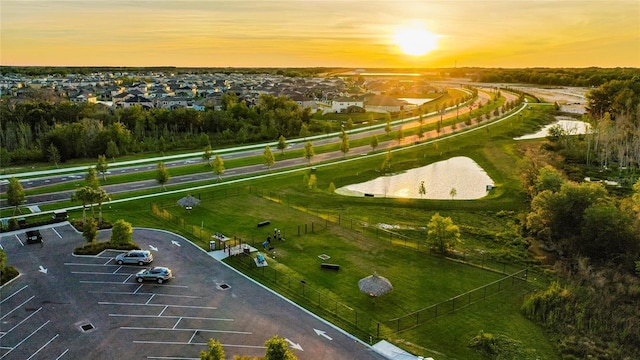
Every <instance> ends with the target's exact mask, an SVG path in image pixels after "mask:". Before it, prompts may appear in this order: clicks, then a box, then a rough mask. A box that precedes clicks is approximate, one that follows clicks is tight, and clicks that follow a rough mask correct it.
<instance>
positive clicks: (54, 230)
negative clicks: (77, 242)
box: [51, 228, 62, 239]
mask: <svg viewBox="0 0 640 360" xmlns="http://www.w3.org/2000/svg"><path fill="white" fill-rule="evenodd" d="M51 230H53V232H54V233H56V235H58V237H59V238H60V239H62V235H60V233H59V232H58V231H56V228H51Z"/></svg>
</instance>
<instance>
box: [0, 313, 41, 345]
mask: <svg viewBox="0 0 640 360" xmlns="http://www.w3.org/2000/svg"><path fill="white" fill-rule="evenodd" d="M40 310H42V308H41V307H40V308H38V310H36V311H34V312H32V313H31V314H29V316H27V317H26V318H24V319H22V321H20V322H19V323H17V324H15V325H14V326H13V327H12V328H11V329H9V330H7V331H4V332H3V333H2V335H1V336H0V339H2V337H4V336H5V335H7V334H8V333H10V332H11V330H13V329H15V328H17V327H18V326H20V324H22V323H23V322H25V321H27V320H29V319H30V318H31V317H32V316H33V315H35V314H37V313H38V312H39V311H40Z"/></svg>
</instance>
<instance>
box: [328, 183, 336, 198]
mask: <svg viewBox="0 0 640 360" xmlns="http://www.w3.org/2000/svg"><path fill="white" fill-rule="evenodd" d="M335 192H336V185H335V184H334V183H333V181H332V182H330V183H329V194H331V195H333V194H334V193H335Z"/></svg>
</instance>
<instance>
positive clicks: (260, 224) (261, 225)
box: [258, 220, 271, 227]
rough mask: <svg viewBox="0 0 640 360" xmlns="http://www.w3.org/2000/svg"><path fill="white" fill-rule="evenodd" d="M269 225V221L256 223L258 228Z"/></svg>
mask: <svg viewBox="0 0 640 360" xmlns="http://www.w3.org/2000/svg"><path fill="white" fill-rule="evenodd" d="M269 224H271V221H269V220H265V221H260V222H259V223H258V227H263V226H267V225H269Z"/></svg>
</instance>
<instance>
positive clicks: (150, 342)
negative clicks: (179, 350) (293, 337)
mask: <svg viewBox="0 0 640 360" xmlns="http://www.w3.org/2000/svg"><path fill="white" fill-rule="evenodd" d="M133 343H134V344H158V345H198V346H206V345H207V344H205V343H185V342H178V341H142V340H133ZM222 347H240V348H247V349H266V347H264V346H261V345H233V344H222Z"/></svg>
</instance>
